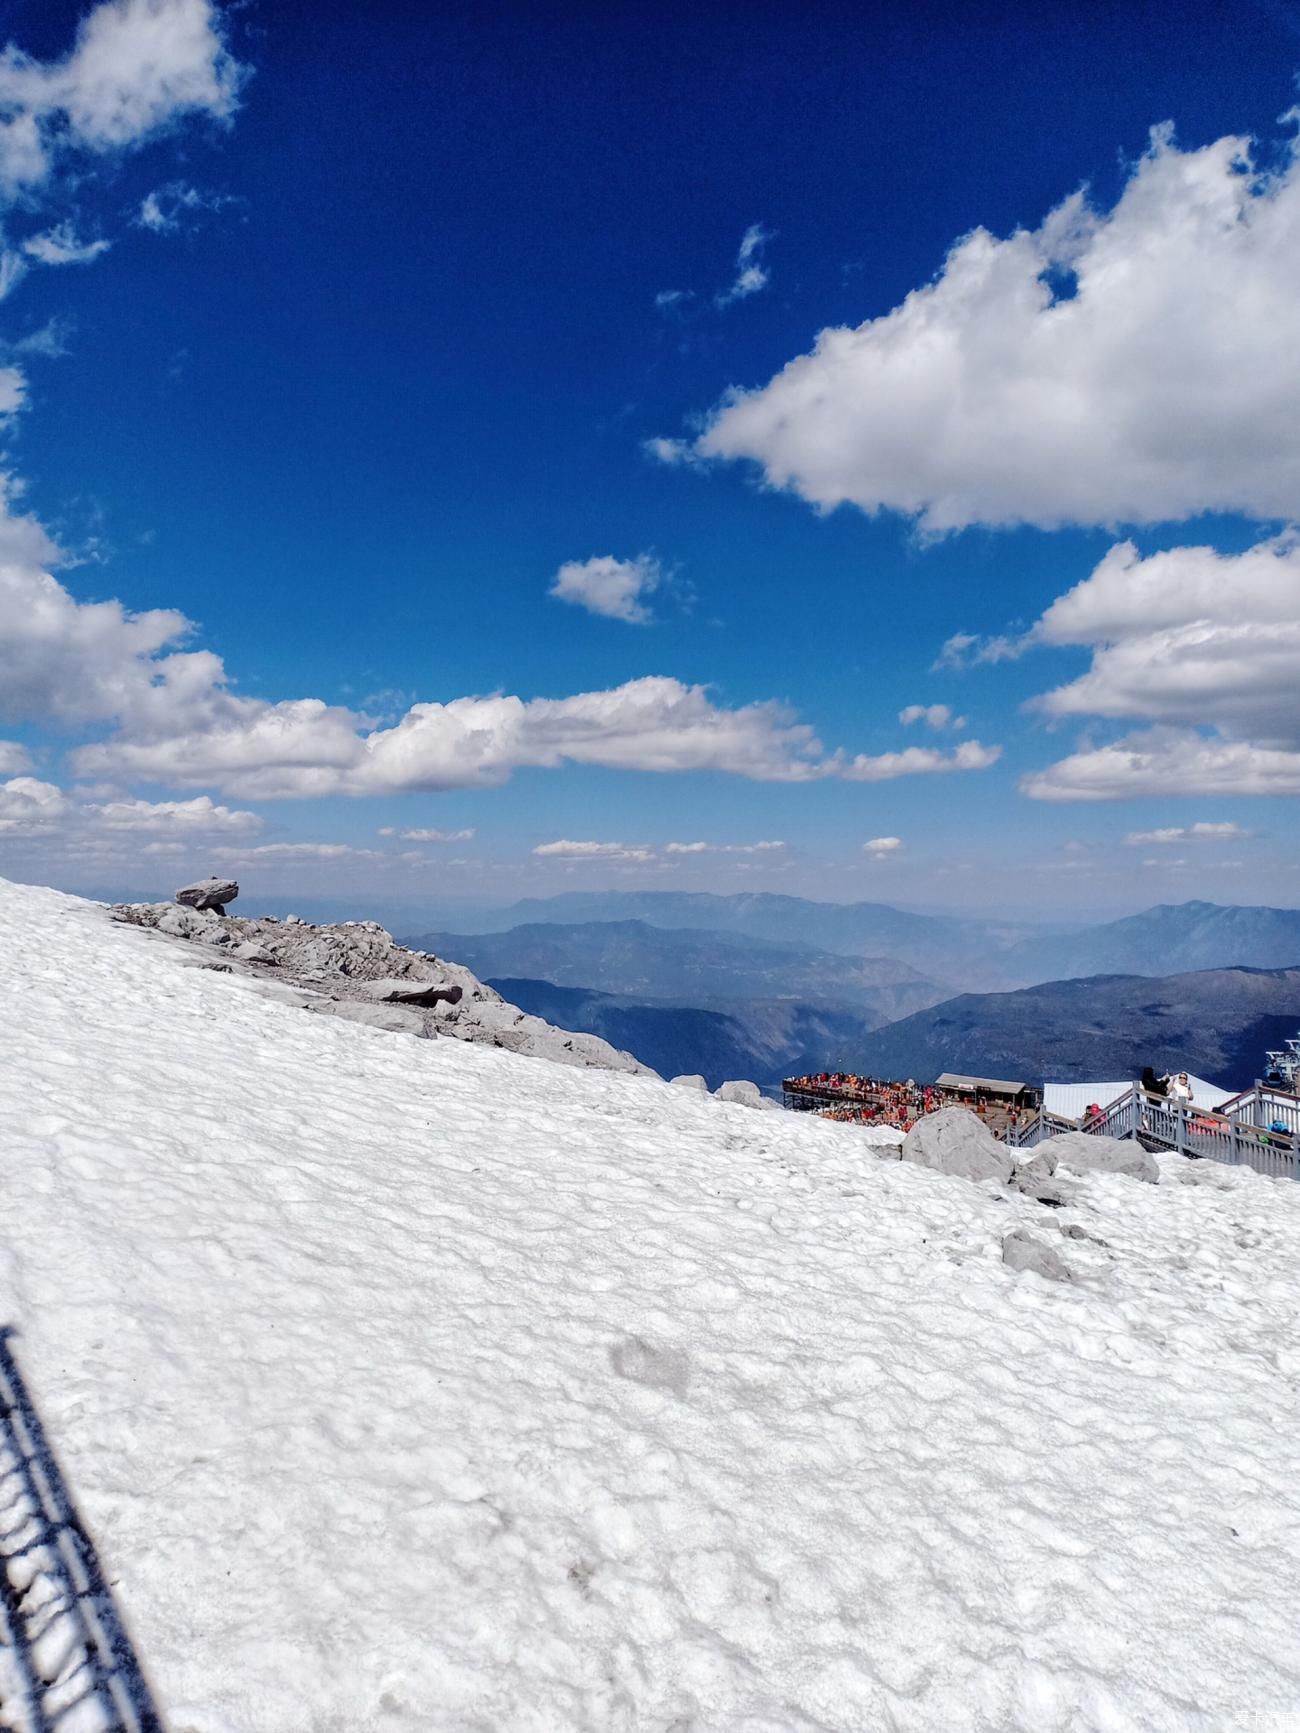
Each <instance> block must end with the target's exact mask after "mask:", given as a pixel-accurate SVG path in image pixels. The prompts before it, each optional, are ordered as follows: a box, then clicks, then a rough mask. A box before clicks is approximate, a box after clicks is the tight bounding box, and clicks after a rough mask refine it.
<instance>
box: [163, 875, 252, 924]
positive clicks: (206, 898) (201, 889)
mask: <svg viewBox="0 0 1300 1733" xmlns="http://www.w3.org/2000/svg"><path fill="white" fill-rule="evenodd" d="M238 895H239V886H238V885H237V884H236V883H235V881H234V879H199V880H198V881H197V883H195V884H192V885H182V886H181V888H180V889H179V890H178V891H177V893H176V901H177V902H178V903H183V904H184V905H185V907H186V908H187V909H211V910H212V912H213V913H214V914H217V915H224V914H225V912H226V904H227V903H233V902H234V900H235V898H236V897H237V896H238Z"/></svg>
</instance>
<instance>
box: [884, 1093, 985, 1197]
mask: <svg viewBox="0 0 1300 1733" xmlns="http://www.w3.org/2000/svg"><path fill="white" fill-rule="evenodd" d="M902 1158H903V1160H904V1161H912V1162H915V1163H916V1164H917V1166H918V1167H928V1168H932V1169H933V1170H934V1171H935V1172H936V1173H950V1174H955V1175H956V1176H957V1177H958V1178H960V1179H971V1180H981V1179H996V1180H998V1181H999V1182H1000V1183H1001V1184H1003V1185H1005V1184H1006V1183H1007V1181H1008V1180H1009V1179H1010V1178H1011V1154H1010V1151H1009V1150H1008V1149H1007V1147H1006V1145H1005V1144H1002V1143H999V1142H998V1140H997V1138H996V1137H994V1135H993V1133H992V1132H991V1131H990V1130H989V1128H988V1127H987V1126H986V1125H985V1124H984V1121H983V1120H982V1119H980V1118H979V1116H978V1115H977V1114H974V1113H971V1112H969V1111H968V1110H967V1109H966V1108H964V1107H943V1108H940V1110H939V1111H938V1113H927V1114H926V1115H925V1117H924V1118H923V1119H918V1120H917V1122H916V1124H915V1125H914V1126H913V1127H912V1129H911V1130H910V1131H909V1132H908V1134H907V1136H906V1137H905V1138H904V1139H903V1148H902Z"/></svg>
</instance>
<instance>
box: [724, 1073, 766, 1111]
mask: <svg viewBox="0 0 1300 1733" xmlns="http://www.w3.org/2000/svg"><path fill="white" fill-rule="evenodd" d="M713 1094H714V1097H715V1099H716V1100H718V1101H734V1102H735V1103H736V1105H737V1106H738V1107H766V1106H767V1101H766V1098H765V1097H764V1095H763V1091H762V1090H761V1089H760V1088H759V1087H758V1085H757V1083H750V1082H748V1081H744V1080H739V1079H738V1080H736V1081H734V1082H731V1083H719V1085H718V1087H717V1088H716V1089H715V1090H714V1091H713Z"/></svg>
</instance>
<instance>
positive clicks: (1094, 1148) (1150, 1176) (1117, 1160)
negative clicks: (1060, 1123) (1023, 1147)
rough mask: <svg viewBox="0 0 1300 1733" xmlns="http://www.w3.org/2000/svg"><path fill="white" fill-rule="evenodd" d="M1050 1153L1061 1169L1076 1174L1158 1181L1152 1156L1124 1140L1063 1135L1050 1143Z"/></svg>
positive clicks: (1078, 1133)
mask: <svg viewBox="0 0 1300 1733" xmlns="http://www.w3.org/2000/svg"><path fill="white" fill-rule="evenodd" d="M1052 1150H1053V1152H1054V1153H1055V1155H1056V1159H1057V1162H1058V1164H1059V1165H1060V1166H1061V1167H1070V1168H1073V1169H1074V1171H1075V1172H1076V1173H1124V1174H1127V1175H1128V1176H1129V1177H1130V1178H1131V1179H1145V1180H1149V1181H1150V1182H1151V1183H1152V1184H1154V1183H1155V1182H1156V1181H1158V1180H1159V1178H1160V1168H1159V1166H1158V1165H1157V1163H1156V1158H1155V1156H1154V1155H1152V1154H1151V1152H1150V1151H1149V1150H1146V1149H1143V1147H1142V1145H1141V1144H1140V1143H1134V1142H1132V1141H1130V1140H1129V1139H1127V1138H1118V1137H1100V1136H1094V1135H1093V1134H1092V1133H1091V1132H1087V1131H1066V1132H1062V1134H1061V1136H1060V1137H1054V1138H1053V1139H1052Z"/></svg>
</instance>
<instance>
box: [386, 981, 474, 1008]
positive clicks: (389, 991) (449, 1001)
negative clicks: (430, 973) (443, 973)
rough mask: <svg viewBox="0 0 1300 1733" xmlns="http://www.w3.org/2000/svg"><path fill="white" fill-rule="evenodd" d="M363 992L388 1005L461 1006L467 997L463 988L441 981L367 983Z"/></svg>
mask: <svg viewBox="0 0 1300 1733" xmlns="http://www.w3.org/2000/svg"><path fill="white" fill-rule="evenodd" d="M362 991H363V992H364V994H365V996H366V998H367V999H377V1000H378V1001H379V1002H380V1003H381V1004H386V1005H459V1004H460V1002H461V1000H462V998H464V996H465V995H464V988H463V987H460V986H457V985H456V984H455V983H454V982H440V981H399V980H396V979H389V980H386V981H367V982H366V984H365V986H364V987H363V988H362Z"/></svg>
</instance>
